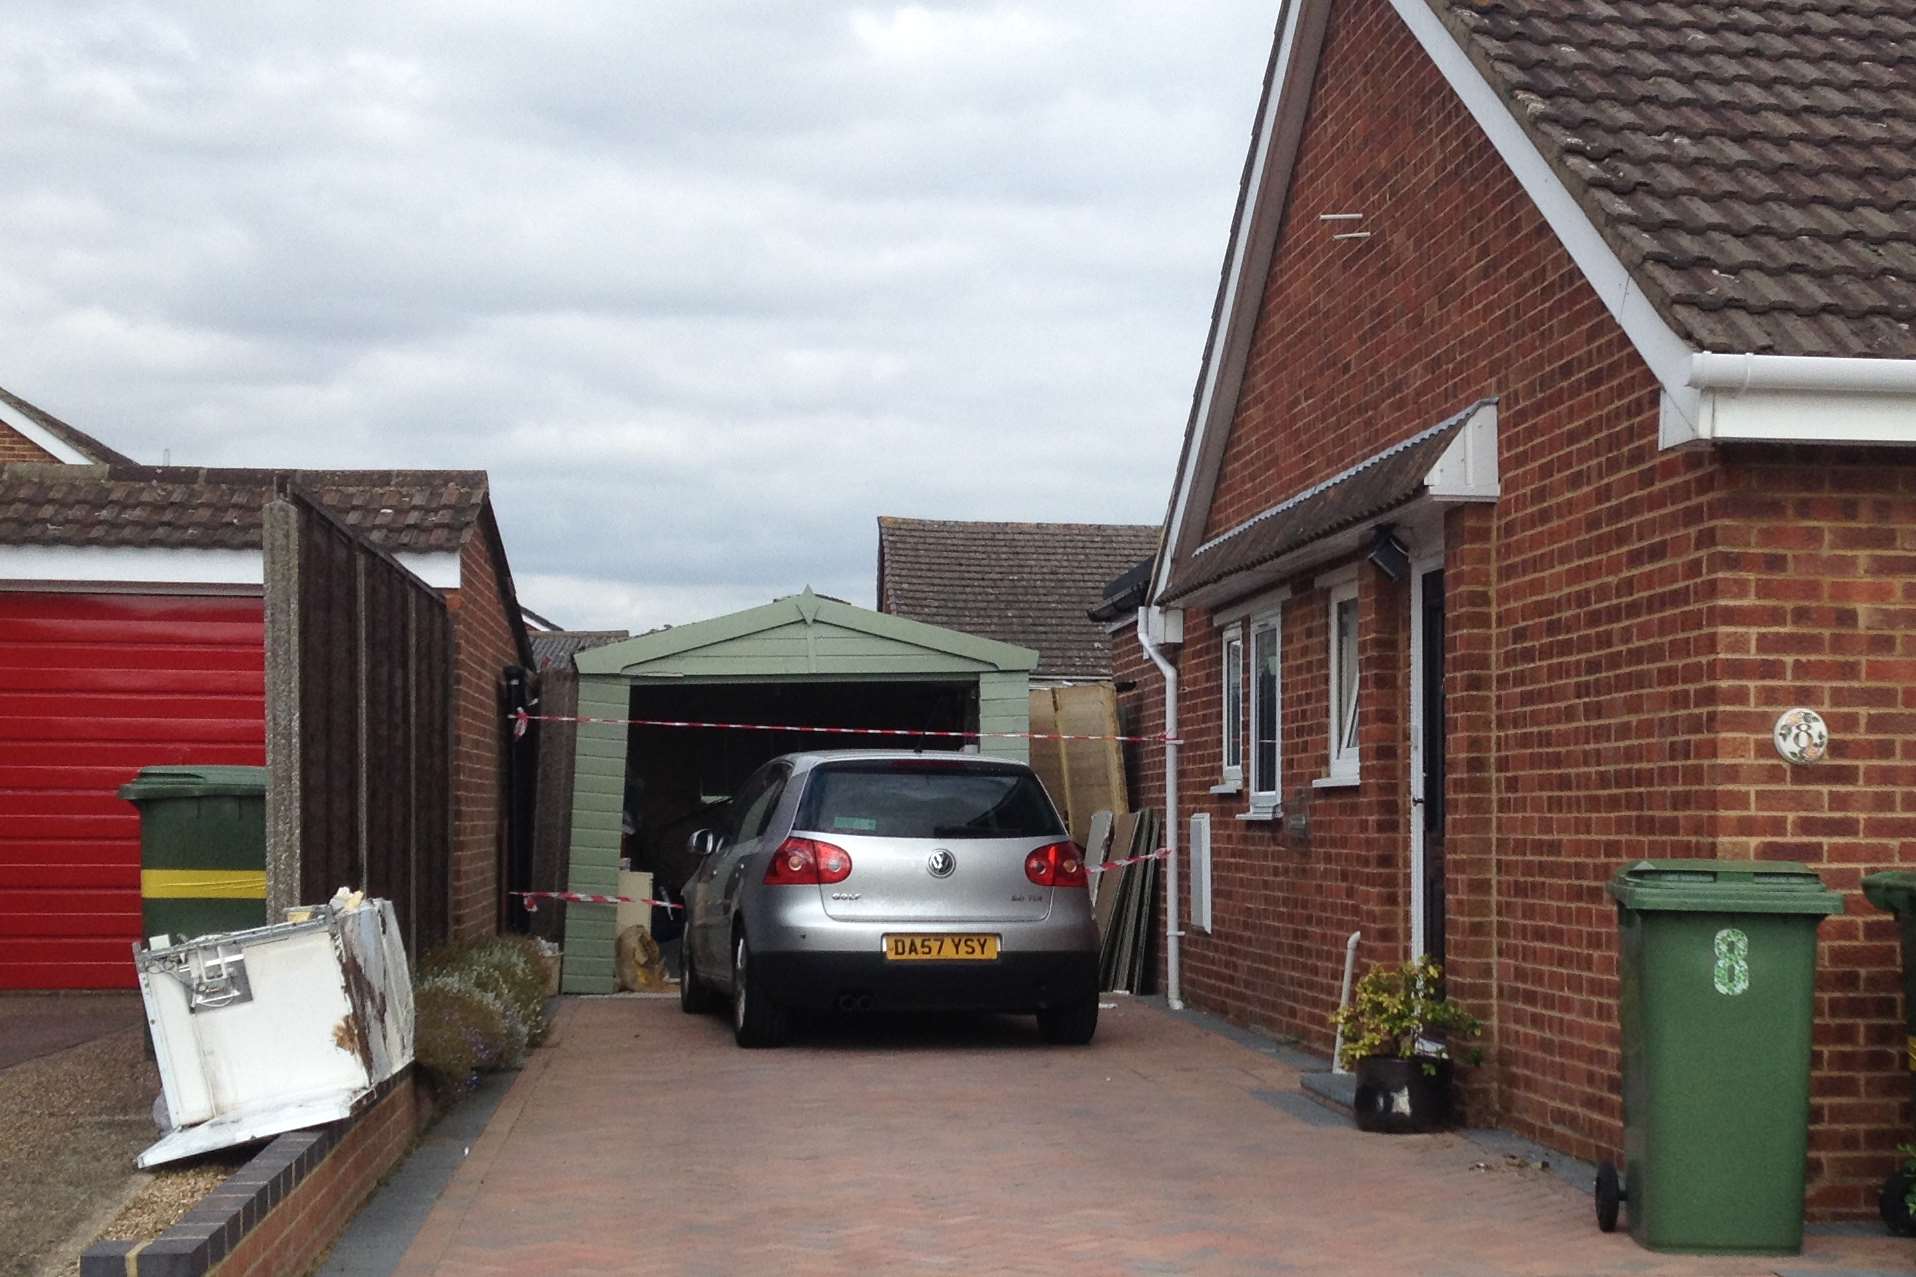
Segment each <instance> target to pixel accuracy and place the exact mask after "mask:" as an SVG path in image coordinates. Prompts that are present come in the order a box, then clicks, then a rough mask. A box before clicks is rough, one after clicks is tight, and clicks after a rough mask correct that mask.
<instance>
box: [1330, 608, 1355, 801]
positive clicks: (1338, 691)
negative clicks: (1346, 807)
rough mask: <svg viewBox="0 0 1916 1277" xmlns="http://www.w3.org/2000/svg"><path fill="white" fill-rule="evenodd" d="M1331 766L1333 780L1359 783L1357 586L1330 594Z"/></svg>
mask: <svg viewBox="0 0 1916 1277" xmlns="http://www.w3.org/2000/svg"><path fill="white" fill-rule="evenodd" d="M1330 648H1331V650H1330V667H1331V686H1330V702H1331V721H1330V737H1331V750H1330V754H1331V765H1330V778H1331V779H1332V780H1355V779H1357V764H1358V749H1357V728H1358V715H1357V700H1358V686H1359V681H1358V677H1357V582H1356V581H1354V580H1353V581H1347V582H1343V583H1341V584H1338V585H1334V586H1332V587H1331V592H1330Z"/></svg>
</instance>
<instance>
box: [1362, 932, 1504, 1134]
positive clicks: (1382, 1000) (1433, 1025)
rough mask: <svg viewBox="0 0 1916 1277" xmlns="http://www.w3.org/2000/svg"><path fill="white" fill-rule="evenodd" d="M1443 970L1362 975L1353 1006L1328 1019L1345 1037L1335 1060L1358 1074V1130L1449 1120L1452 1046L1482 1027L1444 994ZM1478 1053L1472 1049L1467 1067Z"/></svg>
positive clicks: (1422, 1126) (1394, 969) (1421, 964)
mask: <svg viewBox="0 0 1916 1277" xmlns="http://www.w3.org/2000/svg"><path fill="white" fill-rule="evenodd" d="M1443 978H1444V972H1443V968H1442V967H1440V966H1438V965H1437V964H1436V963H1435V962H1432V961H1431V960H1430V959H1429V958H1428V957H1422V958H1419V959H1417V960H1416V961H1415V962H1406V963H1404V964H1403V965H1402V966H1386V965H1383V964H1379V965H1377V966H1373V967H1372V968H1371V969H1370V970H1369V971H1367V972H1365V973H1364V975H1363V978H1362V979H1360V980H1358V982H1357V987H1356V989H1355V990H1354V991H1353V993H1352V997H1351V1003H1350V1005H1349V1006H1347V1007H1343V1008H1341V1009H1339V1010H1338V1011H1337V1012H1336V1013H1335V1014H1334V1015H1332V1016H1331V1023H1332V1025H1333V1026H1334V1027H1336V1028H1337V1029H1338V1030H1339V1031H1340V1032H1341V1033H1342V1034H1343V1045H1342V1048H1341V1050H1340V1054H1339V1057H1338V1062H1339V1063H1340V1064H1342V1065H1343V1066H1344V1067H1345V1068H1348V1069H1350V1070H1352V1071H1353V1072H1354V1073H1356V1075H1357V1095H1356V1097H1355V1099H1354V1101H1353V1104H1352V1107H1353V1110H1354V1111H1355V1113H1356V1116H1357V1125H1358V1126H1359V1127H1360V1128H1361V1129H1363V1130H1366V1131H1378V1132H1382V1133H1386V1134H1392V1135H1402V1134H1411V1133H1416V1132H1422V1131H1434V1130H1437V1129H1438V1128H1440V1127H1442V1126H1444V1125H1445V1124H1446V1123H1447V1122H1448V1121H1449V1120H1450V1091H1451V1070H1452V1067H1453V1063H1454V1061H1453V1057H1452V1055H1451V1047H1452V1044H1453V1043H1460V1042H1464V1041H1467V1040H1469V1039H1472V1038H1475V1037H1477V1036H1478V1035H1479V1034H1480V1033H1482V1032H1483V1023H1482V1022H1481V1021H1480V1020H1478V1019H1477V1017H1476V1016H1474V1015H1472V1014H1470V1012H1468V1011H1466V1010H1464V1009H1463V1008H1462V1007H1460V1006H1458V1005H1457V1004H1456V1003H1454V1002H1449V1001H1446V1000H1445V999H1444V997H1443V995H1442V988H1443ZM1481 1054H1482V1053H1481V1052H1479V1051H1477V1050H1475V1049H1474V1048H1473V1049H1472V1051H1471V1053H1470V1059H1469V1063H1472V1064H1475V1063H1476V1062H1477V1061H1478V1059H1479V1058H1480V1057H1481Z"/></svg>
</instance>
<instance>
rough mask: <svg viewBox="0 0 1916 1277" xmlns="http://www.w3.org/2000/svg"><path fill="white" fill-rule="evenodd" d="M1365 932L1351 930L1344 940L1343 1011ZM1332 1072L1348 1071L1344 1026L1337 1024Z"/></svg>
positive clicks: (1339, 1005)
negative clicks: (1361, 938)
mask: <svg viewBox="0 0 1916 1277" xmlns="http://www.w3.org/2000/svg"><path fill="white" fill-rule="evenodd" d="M1363 934H1364V933H1363V932H1361V931H1353V932H1351V938H1350V939H1348V940H1346V941H1345V942H1344V991H1343V992H1342V993H1340V994H1338V995H1337V1009H1338V1010H1339V1011H1342V1010H1343V1009H1344V1008H1345V1007H1347V1006H1349V1005H1350V1004H1351V976H1352V975H1353V974H1354V973H1355V972H1356V970H1357V938H1358V937H1359V936H1361V935H1363ZM1331 1072H1333V1073H1348V1072H1350V1070H1349V1069H1347V1068H1345V1067H1344V1026H1343V1025H1342V1024H1339V1025H1338V1026H1337V1041H1336V1042H1335V1043H1333V1044H1332V1045H1331Z"/></svg>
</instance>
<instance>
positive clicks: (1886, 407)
mask: <svg viewBox="0 0 1916 1277" xmlns="http://www.w3.org/2000/svg"><path fill="white" fill-rule="evenodd" d="M1690 384H1691V385H1692V386H1695V387H1697V388H1698V390H1699V391H1700V392H1701V394H1702V401H1701V405H1700V408H1701V411H1700V412H1699V414H1698V418H1697V427H1698V434H1699V436H1700V437H1701V438H1704V439H1709V440H1713V441H1717V442H1730V441H1736V440H1747V441H1761V442H1772V443H1837V444H1910V443H1916V360H1911V359H1842V358H1830V357H1822V356H1794V355H1756V354H1748V355H1725V354H1716V353H1711V352H1704V353H1701V354H1698V355H1697V356H1696V357H1695V358H1694V359H1693V360H1692V361H1691V364H1690Z"/></svg>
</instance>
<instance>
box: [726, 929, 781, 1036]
mask: <svg viewBox="0 0 1916 1277" xmlns="http://www.w3.org/2000/svg"><path fill="white" fill-rule="evenodd" d="M732 955H733V956H732V1037H733V1040H735V1041H736V1042H737V1043H738V1044H739V1045H740V1046H743V1047H761V1046H777V1045H778V1044H779V1043H780V1042H782V1041H783V1040H784V1038H785V1013H784V1011H782V1010H781V1009H780V1008H779V1006H778V1004H777V1003H776V1002H774V1001H773V1000H772V998H771V996H770V995H769V994H767V993H766V992H765V990H764V989H763V988H760V987H758V986H759V980H758V975H759V970H760V968H759V965H758V959H756V958H754V957H753V956H752V947H751V946H750V945H748V944H747V943H746V942H745V937H744V936H742V935H741V936H740V937H738V939H736V940H734V941H733V942H732Z"/></svg>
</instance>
